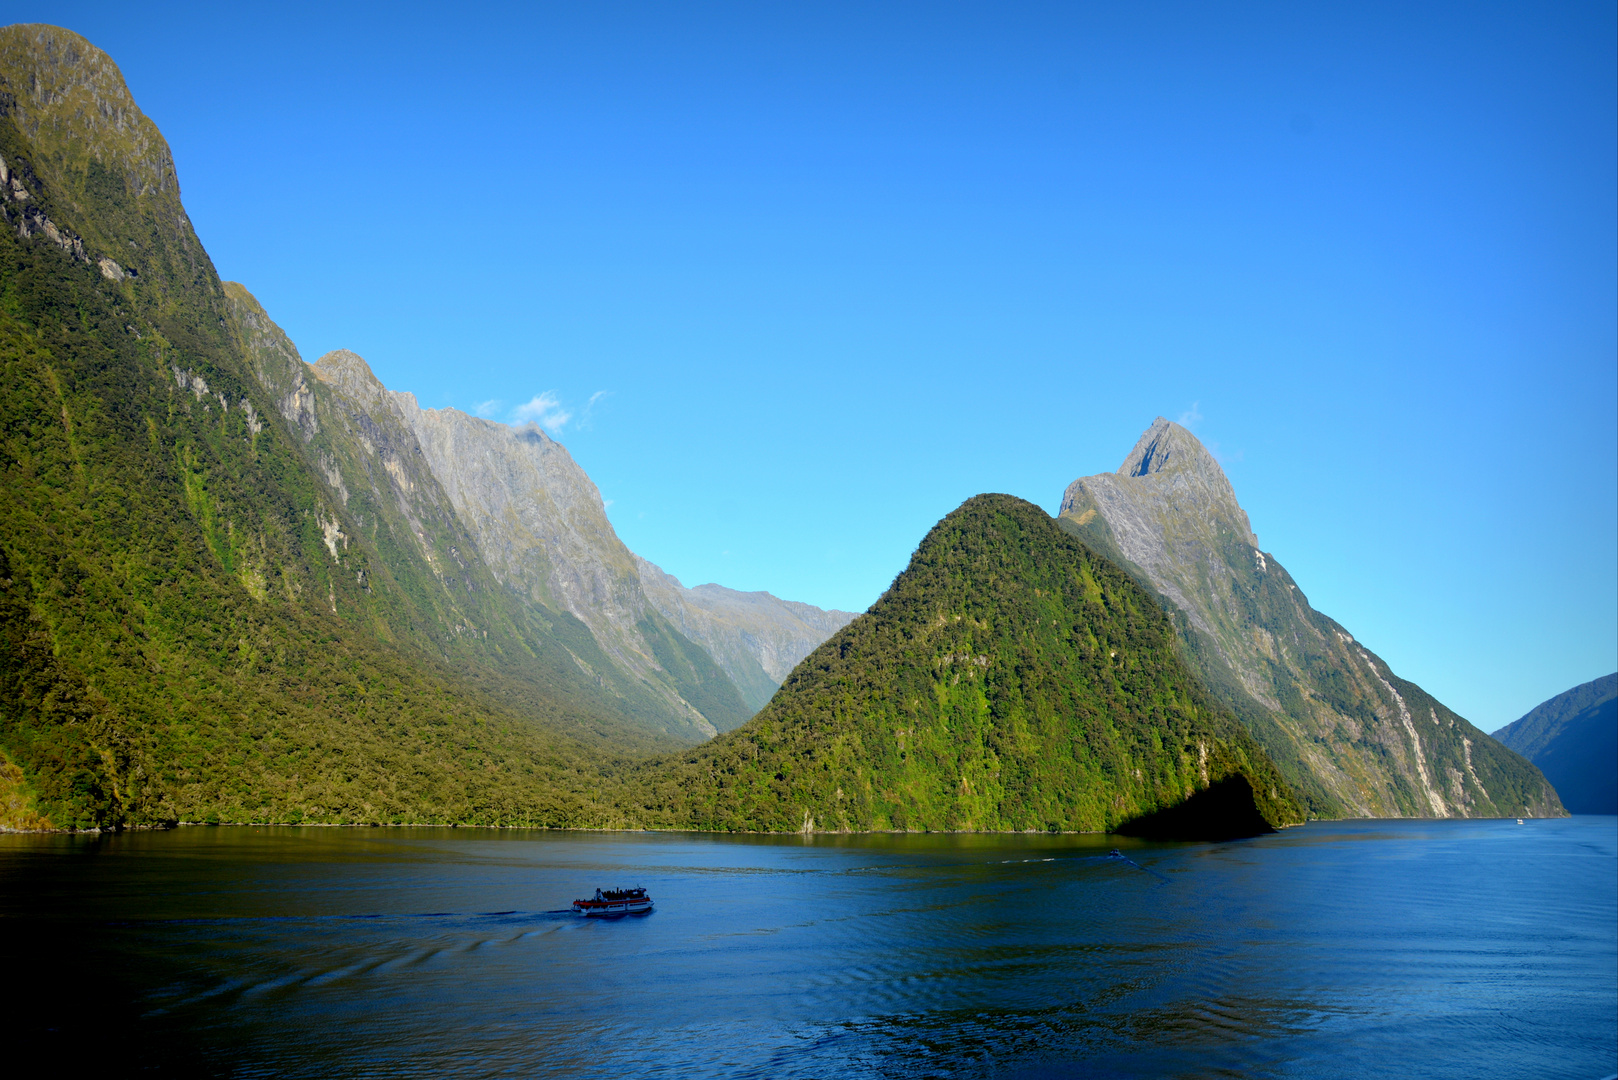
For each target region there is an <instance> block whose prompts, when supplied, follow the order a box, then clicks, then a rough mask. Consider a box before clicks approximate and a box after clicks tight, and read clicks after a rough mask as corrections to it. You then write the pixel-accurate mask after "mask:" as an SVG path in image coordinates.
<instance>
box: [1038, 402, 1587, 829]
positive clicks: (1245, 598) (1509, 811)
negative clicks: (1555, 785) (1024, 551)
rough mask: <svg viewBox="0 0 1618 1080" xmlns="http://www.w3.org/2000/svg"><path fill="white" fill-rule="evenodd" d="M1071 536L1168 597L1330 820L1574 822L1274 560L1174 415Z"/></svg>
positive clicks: (1206, 665)
mask: <svg viewBox="0 0 1618 1080" xmlns="http://www.w3.org/2000/svg"><path fill="white" fill-rule="evenodd" d="M1061 520H1062V523H1063V525H1064V527H1065V528H1067V529H1068V530H1069V531H1071V532H1072V533H1073V534H1074V535H1076V536H1079V537H1081V538H1082V539H1083V540H1084V541H1085V543H1087V544H1089V545H1090V546H1092V547H1093V548H1095V549H1096V550H1098V551H1101V552H1104V553H1106V554H1107V555H1108V556H1109V557H1111V558H1112V559H1113V560H1114V561H1116V562H1118V563H1119V564H1120V565H1122V566H1124V567H1125V568H1127V569H1128V570H1129V571H1130V572H1131V573H1132V574H1134V575H1135V577H1136V578H1137V580H1139V581H1140V582H1141V583H1142V584H1143V585H1145V586H1146V587H1148V588H1150V589H1152V590H1153V591H1155V592H1156V593H1157V594H1158V596H1159V597H1160V598H1161V599H1162V600H1163V602H1164V604H1165V606H1166V607H1167V608H1168V610H1169V611H1170V613H1171V615H1172V616H1173V618H1174V621H1175V626H1176V629H1177V631H1178V633H1179V636H1180V639H1181V642H1182V645H1183V649H1182V651H1183V654H1184V656H1185V658H1186V660H1187V662H1188V663H1190V664H1191V666H1192V667H1193V668H1194V669H1195V670H1196V671H1197V672H1198V674H1199V675H1201V677H1202V678H1203V680H1204V681H1205V682H1206V683H1207V684H1208V686H1209V688H1210V689H1211V690H1212V691H1213V693H1214V694H1215V695H1216V696H1217V697H1218V698H1219V699H1220V700H1221V701H1222V702H1223V703H1224V704H1225V705H1227V706H1228V707H1229V708H1231V709H1232V710H1233V711H1234V712H1235V713H1236V714H1237V716H1239V717H1240V718H1241V719H1242V721H1243V722H1244V723H1245V724H1246V725H1247V726H1248V728H1249V730H1251V731H1252V733H1253V735H1254V736H1255V737H1256V738H1257V739H1258V740H1259V742H1260V743H1261V744H1263V746H1264V748H1265V749H1266V750H1267V751H1268V752H1269V753H1270V755H1271V756H1272V757H1273V758H1274V759H1275V761H1276V763H1277V765H1278V766H1279V767H1280V768H1281V770H1282V772H1283V774H1284V775H1285V776H1286V777H1287V779H1288V780H1290V781H1291V782H1292V783H1293V784H1294V786H1296V788H1297V789H1298V791H1299V793H1300V794H1301V795H1302V797H1303V798H1304V799H1305V800H1306V802H1307V803H1308V805H1309V808H1310V812H1311V813H1312V814H1316V815H1319V816H1323V817H1336V816H1369V817H1452V816H1453V817H1492V816H1496V817H1497V816H1508V817H1517V816H1522V815H1529V814H1533V815H1555V814H1561V813H1562V812H1563V810H1562V807H1561V804H1560V803H1559V802H1558V801H1557V797H1556V793H1555V792H1554V791H1553V790H1552V789H1551V787H1550V785H1548V784H1547V783H1546V782H1545V778H1544V777H1543V776H1542V775H1540V773H1539V770H1537V769H1536V768H1534V767H1533V766H1532V765H1531V764H1529V763H1528V762H1527V761H1525V760H1524V759H1523V758H1522V757H1520V756H1519V755H1517V754H1515V753H1513V752H1511V751H1510V750H1507V749H1505V748H1504V747H1502V746H1500V745H1499V744H1498V743H1497V742H1495V741H1494V740H1493V739H1490V738H1489V737H1488V736H1487V735H1485V734H1484V733H1483V732H1481V731H1479V730H1478V729H1477V728H1475V727H1473V726H1472V725H1471V724H1469V723H1467V722H1466V721H1465V720H1464V719H1462V718H1461V717H1459V716H1457V715H1456V714H1455V713H1454V712H1452V711H1451V710H1450V709H1448V708H1446V707H1445V706H1444V705H1443V704H1442V703H1440V702H1439V701H1437V700H1435V699H1434V698H1433V697H1432V696H1431V695H1429V694H1428V693H1426V692H1425V691H1424V690H1422V689H1421V687H1419V686H1417V685H1416V684H1414V683H1411V682H1407V681H1405V680H1404V679H1401V678H1399V677H1398V676H1397V675H1395V674H1393V672H1392V671H1391V670H1390V669H1389V668H1388V665H1387V664H1386V663H1384V662H1383V661H1382V660H1381V659H1380V658H1379V657H1377V656H1376V655H1375V654H1374V653H1372V652H1371V651H1370V650H1369V649H1367V648H1365V646H1364V645H1362V644H1360V643H1359V642H1357V641H1355V640H1354V637H1353V636H1352V635H1351V634H1349V633H1348V631H1346V630H1345V629H1343V627H1341V626H1339V625H1338V624H1337V623H1336V622H1334V621H1332V620H1331V619H1329V618H1327V617H1326V616H1325V615H1322V614H1321V613H1320V612H1318V611H1316V610H1315V609H1314V608H1312V607H1311V606H1310V605H1309V601H1308V599H1307V598H1306V597H1305V596H1304V595H1303V592H1302V591H1301V590H1300V589H1299V588H1298V586H1297V584H1296V583H1295V582H1294V581H1293V580H1292V577H1291V575H1289V574H1288V573H1287V572H1286V570H1285V569H1284V568H1283V567H1282V566H1281V564H1280V563H1279V562H1277V561H1276V559H1275V556H1274V555H1271V554H1269V553H1268V552H1264V551H1261V550H1260V549H1259V546H1258V539H1257V538H1256V537H1255V536H1254V535H1253V532H1252V529H1251V527H1250V526H1249V524H1248V520H1247V514H1246V513H1245V512H1244V511H1243V510H1242V508H1241V506H1240V505H1239V504H1238V503H1237V501H1236V495H1235V492H1234V491H1233V490H1232V488H1231V486H1230V481H1229V480H1228V479H1227V478H1226V476H1225V473H1224V470H1222V469H1221V468H1220V467H1219V464H1218V463H1217V462H1216V461H1214V459H1213V457H1212V456H1211V455H1210V454H1209V453H1208V452H1207V450H1206V449H1205V448H1204V447H1203V446H1202V444H1201V443H1200V442H1198V441H1197V438H1196V437H1195V436H1194V435H1192V434H1191V433H1190V432H1189V431H1187V430H1186V429H1185V428H1183V427H1181V426H1180V425H1178V424H1174V423H1170V422H1169V421H1167V420H1165V419H1163V418H1161V417H1159V418H1158V419H1157V421H1156V422H1155V423H1153V424H1152V426H1151V427H1150V428H1148V429H1147V431H1146V433H1145V434H1143V435H1142V436H1141V438H1140V441H1139V442H1138V443H1137V444H1136V446H1135V448H1134V450H1133V451H1131V452H1130V454H1129V456H1128V457H1127V458H1125V460H1124V463H1123V465H1122V466H1120V467H1119V469H1118V471H1117V472H1116V473H1102V474H1100V475H1097V476H1089V477H1085V478H1082V479H1079V480H1075V481H1074V482H1073V483H1072V484H1071V485H1070V486H1069V487H1068V489H1067V492H1066V494H1065V495H1064V496H1063V499H1062V507H1061Z"/></svg>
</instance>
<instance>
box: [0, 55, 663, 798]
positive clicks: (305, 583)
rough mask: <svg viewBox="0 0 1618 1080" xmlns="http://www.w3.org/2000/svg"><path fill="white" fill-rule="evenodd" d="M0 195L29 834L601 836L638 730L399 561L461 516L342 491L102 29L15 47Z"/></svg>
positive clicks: (0, 423)
mask: <svg viewBox="0 0 1618 1080" xmlns="http://www.w3.org/2000/svg"><path fill="white" fill-rule="evenodd" d="M0 184H3V185H4V189H5V191H6V192H7V196H6V198H5V199H4V200H3V202H0V365H3V367H4V378H3V379H0V472H3V474H4V482H5V490H6V498H5V499H4V500H0V788H3V789H4V790H3V791H0V795H3V799H0V813H4V814H5V815H6V821H5V822H4V823H5V824H12V825H17V824H25V825H26V824H30V823H32V824H41V823H45V824H50V825H54V826H57V827H78V828H88V827H117V826H120V825H128V824H142V823H159V822H163V821H167V820H174V819H182V820H233V821H297V820H321V821H387V820H412V821H486V822H493V821H510V822H527V823H532V824H569V823H590V822H593V821H595V820H596V819H595V818H594V817H592V816H591V815H592V814H593V813H594V812H595V811H594V809H593V807H594V804H593V802H592V801H591V797H590V795H589V792H590V790H591V789H592V788H593V787H594V786H596V785H597V784H598V783H599V776H600V774H601V770H602V769H604V768H608V767H610V765H611V763H612V761H613V760H614V759H615V758H617V757H618V756H619V755H621V754H622V753H623V752H624V749H623V742H622V740H623V739H625V738H626V737H627V733H629V732H631V731H632V730H633V729H634V727H635V717H633V716H631V715H629V712H628V710H626V709H624V708H622V707H621V706H620V705H619V703H617V702H616V701H615V700H614V699H613V698H612V697H611V696H610V695H606V694H602V693H601V692H600V689H599V688H598V687H597V686H596V685H595V683H594V680H591V679H588V678H587V677H586V676H585V674H584V673H583V672H582V671H581V670H580V668H579V666H578V665H577V664H576V663H575V662H574V660H573V659H572V657H571V655H570V654H569V652H568V650H567V649H566V648H565V647H564V646H565V642H562V641H558V640H555V639H554V638H552V639H546V640H541V639H542V638H544V634H543V633H542V632H541V629H540V628H536V627H532V626H529V627H519V626H510V627H507V628H504V629H503V628H502V625H501V623H500V620H499V619H497V618H493V617H492V614H494V613H491V612H489V611H487V610H485V609H484V608H482V607H480V606H479V601H478V598H477V597H471V598H470V599H469V598H468V596H469V593H468V590H469V589H472V588H473V587H475V588H476V589H477V590H482V591H486V588H485V586H484V585H483V584H481V579H479V578H477V577H476V575H473V574H471V573H468V574H466V575H461V574H459V573H450V572H445V573H444V575H443V576H444V578H445V582H440V581H439V580H437V579H436V578H433V577H432V576H431V575H430V574H427V573H426V572H425V571H420V570H419V566H418V564H416V563H412V562H411V561H410V559H408V558H401V557H398V554H397V551H396V550H394V549H395V548H399V549H403V548H408V547H409V546H410V544H417V541H415V540H410V541H408V543H407V542H406V541H405V540H404V539H403V538H401V537H400V536H397V535H393V534H392V533H391V532H390V531H389V529H391V528H392V524H390V525H389V529H382V528H381V526H380V525H379V522H380V521H381V520H382V519H383V518H387V520H388V522H391V523H393V524H397V523H398V522H399V521H404V520H407V519H410V517H411V515H414V520H416V521H419V522H420V523H422V525H423V526H424V534H425V533H431V534H432V536H431V541H430V542H427V541H425V540H424V541H422V542H421V545H418V546H419V547H420V552H419V558H418V563H419V565H420V566H425V565H426V564H427V563H428V562H429V561H430V560H429V559H428V556H429V555H432V556H433V558H438V557H439V555H440V554H447V549H446V548H445V547H444V545H446V544H447V545H449V546H451V547H453V546H455V545H456V544H458V543H459V542H460V541H458V540H457V539H456V537H457V536H458V534H457V533H456V532H455V524H454V522H452V521H450V520H449V519H448V518H447V517H445V515H444V506H445V505H447V503H445V502H444V500H442V499H438V498H437V497H436V496H435V497H433V498H424V499H422V500H418V501H416V502H413V503H411V504H410V506H409V507H407V508H405V509H398V508H397V507H395V508H394V510H393V511H387V507H388V506H389V500H388V499H387V498H382V497H380V496H379V497H376V498H371V494H372V493H371V490H370V488H369V487H368V486H366V487H363V488H362V486H361V484H360V481H359V479H358V477H359V475H360V474H359V473H357V472H355V471H353V468H352V467H350V466H351V465H352V463H348V464H344V462H343V461H339V460H338V457H339V455H337V451H338V450H339V449H341V448H340V447H339V446H338V445H337V444H336V443H332V444H331V445H330V446H329V447H325V449H326V450H328V451H329V453H330V454H331V460H332V467H333V468H334V469H338V468H339V466H341V467H342V468H344V469H348V471H347V473H346V474H342V475H340V476H339V479H340V480H341V484H336V485H334V484H333V483H331V482H330V480H329V478H328V477H327V476H326V475H322V473H321V472H320V471H318V470H317V469H315V468H314V467H312V466H311V465H310V463H309V460H308V459H307V458H306V457H305V454H304V451H305V440H304V435H303V429H302V428H301V427H300V426H299V424H302V423H308V424H310V425H313V424H314V423H317V422H321V423H322V428H323V430H324V429H325V428H326V425H328V424H330V425H333V426H334V429H335V426H340V425H337V424H336V421H335V420H334V419H333V417H335V416H336V415H337V414H336V413H335V412H332V411H330V410H327V411H325V412H322V410H323V409H324V408H325V406H324V405H323V404H322V402H321V392H320V391H319V390H318V389H317V388H316V387H315V386H314V385H312V384H311V383H310V380H308V379H307V377H306V376H305V375H304V373H303V371H302V370H301V369H300V368H298V367H296V366H293V367H290V368H285V369H284V370H282V371H281V372H280V373H279V376H278V377H280V378H281V379H282V380H283V382H282V383H281V384H279V388H278V390H276V391H274V392H272V391H271V390H269V389H266V385H267V384H266V383H265V382H263V381H261V379H260V378H259V376H258V375H257V374H256V373H255V371H254V366H253V365H254V361H253V360H252V359H250V358H249V356H248V351H247V349H246V347H245V345H244V343H243V340H242V337H241V334H240V331H239V326H238V321H237V320H235V319H234V318H233V309H232V303H233V302H232V298H231V296H230V295H229V294H228V293H227V291H226V289H225V288H224V286H223V284H222V283H221V282H220V281H219V278H218V276H217V274H216V273H215V271H214V268H213V265H212V263H211V262H210V261H209V259H208V256H207V253H206V251H204V250H203V248H202V245H201V244H200V243H199V242H198V241H197V238H196V235H195V233H194V232H193V231H192V228H191V225H190V223H189V221H188V219H187V218H186V216H185V212H184V208H183V206H182V205H181V203H180V189H179V184H178V181H177V179H176V177H175V174H174V167H173V161H172V158H171V156H170V154H169V151H168V148H167V145H166V143H165V142H164V141H163V138H162V136H161V134H159V133H158V131H157V129H156V127H155V126H154V125H152V123H151V121H150V120H149V119H147V118H146V117H145V116H143V115H142V114H141V113H140V111H139V110H138V109H137V108H136V107H135V104H134V102H133V101H132V100H131V99H130V97H129V93H128V90H127V88H126V87H125V86H124V84H123V81H122V78H121V76H120V75H119V73H118V70H117V67H116V66H115V65H114V64H113V63H112V61H111V60H109V59H108V58H107V57H106V56H105V55H104V54H102V53H101V52H100V51H99V50H97V49H95V48H94V47H93V46H91V45H90V44H89V43H88V42H86V41H85V40H84V39H83V38H80V37H79V36H78V35H76V34H72V33H70V32H68V31H64V30H60V29H57V28H53V27H46V26H12V27H6V28H4V29H0ZM238 299H239V298H238ZM258 329H259V330H260V331H262V332H263V333H264V334H266V335H268V336H269V337H273V336H274V335H273V332H272V331H271V330H270V328H268V327H267V326H260V327H259V328H258ZM260 359H261V360H262V359H263V358H262V357H261V358H260ZM300 380H302V383H301V384H300ZM270 383H271V384H274V379H273V378H272V379H271V380H270ZM322 385H324V384H322ZM287 411H290V412H292V413H293V414H294V416H295V417H298V418H300V419H299V420H298V423H286V422H283V420H282V416H283V413H284V412H287ZM322 417H324V420H323V421H322ZM355 423H356V424H358V423H359V421H358V420H357V419H356V420H355ZM403 430H404V429H403V428H402V427H400V428H398V429H397V430H396V431H394V432H392V433H390V434H389V435H388V437H389V438H391V437H393V434H397V433H398V432H400V431H403ZM345 460H346V459H345ZM404 475H405V476H406V478H407V479H409V478H410V477H412V476H414V477H416V478H418V479H419V478H420V475H421V474H420V473H419V472H415V473H411V472H409V471H408V470H407V471H406V473H405V474H404ZM344 485H346V488H347V490H348V493H349V497H348V498H346V499H345V497H344V496H343V495H342V494H341V493H340V491H339V490H338V489H339V488H340V487H342V486H344ZM356 491H358V492H360V494H358V495H356V494H355V493H356ZM367 498H370V499H371V501H370V502H367V501H366V500H367ZM356 500H357V501H356ZM350 503H352V505H350ZM384 511H386V512H384ZM389 514H391V515H392V516H391V517H389V516H388V515H389ZM435 515H436V516H435ZM390 545H392V547H390ZM422 545H424V546H422ZM429 549H430V550H429ZM413 567H417V568H416V569H413ZM449 579H454V580H453V581H450V580H449ZM435 590H436V591H435ZM474 628H476V630H477V631H478V632H477V634H476V636H475V641H474V634H473V633H472V630H473V629H474ZM485 629H487V630H488V637H487V638H486V639H485V638H484V637H483V633H482V632H483V630H485ZM524 633H526V634H527V635H528V636H527V637H523V634H524ZM584 636H585V637H588V634H587V633H586V634H585V635H584ZM525 646H530V647H534V651H535V652H537V653H538V654H539V655H538V658H537V660H535V662H534V663H532V664H530V665H529V666H528V668H527V669H526V671H524V672H522V673H517V674H514V673H512V670H511V669H512V666H511V665H507V664H504V663H502V662H500V654H501V653H504V654H506V655H511V654H513V653H514V652H516V651H521V650H523V649H524V648H525ZM538 646H543V647H538ZM674 744H676V745H677V744H678V740H676V741H674ZM668 745H670V742H669V741H658V740H655V739H651V738H649V737H648V738H642V739H641V741H640V742H639V743H638V744H637V743H631V744H630V749H631V750H633V751H634V752H636V753H644V752H646V751H647V750H650V749H655V748H656V747H658V746H668Z"/></svg>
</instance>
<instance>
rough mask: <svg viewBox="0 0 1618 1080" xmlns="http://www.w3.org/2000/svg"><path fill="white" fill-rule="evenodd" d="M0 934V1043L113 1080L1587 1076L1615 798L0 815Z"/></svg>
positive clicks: (1602, 986)
mask: <svg viewBox="0 0 1618 1080" xmlns="http://www.w3.org/2000/svg"><path fill="white" fill-rule="evenodd" d="M1114 845H1117V846H1118V847H1120V848H1122V849H1123V854H1124V855H1126V856H1127V858H1123V859H1120V858H1114V857H1109V855H1108V849H1110V848H1112V847H1113V846H1114ZM614 885H644V886H646V887H647V888H648V889H649V890H650V891H651V893H652V895H653V897H654V898H655V899H656V900H657V910H656V911H655V912H654V913H652V914H651V915H647V916H641V917H629V918H624V919H619V920H612V921H597V920H583V919H579V918H576V917H575V916H573V915H572V914H571V912H569V911H567V910H566V906H567V904H568V903H569V902H570V901H571V900H572V899H573V898H574V897H576V896H584V895H588V894H589V893H590V892H591V891H593V890H594V889H595V888H596V887H597V886H602V887H611V886H614ZM0 959H3V960H4V968H5V971H6V975H5V978H4V984H5V985H6V989H7V995H8V997H9V998H11V999H12V1004H11V1006H10V1008H9V1016H10V1018H11V1019H10V1023H8V1027H9V1028H10V1030H11V1032H12V1035H13V1037H12V1038H11V1039H9V1040H8V1042H10V1044H11V1045H12V1047H13V1048H15V1047H16V1046H17V1045H18V1043H17V1039H18V1037H19V1033H20V1038H21V1039H22V1040H24V1041H27V1042H35V1043H39V1044H44V1045H45V1046H47V1047H52V1048H54V1050H55V1051H56V1052H57V1053H60V1054H62V1055H64V1060H73V1059H78V1060H80V1061H83V1060H84V1059H85V1058H86V1057H87V1056H88V1057H99V1058H100V1059H101V1060H102V1063H103V1064H104V1065H108V1066H111V1067H113V1068H114V1071H115V1072H117V1073H125V1072H131V1071H135V1070H137V1069H139V1070H144V1071H145V1072H146V1073H147V1074H149V1075H159V1076H161V1075H185V1074H225V1075H232V1076H243V1077H250V1076H308V1077H327V1076H443V1075H463V1076H500V1075H511V1076H564V1075H565V1076H576V1075H604V1076H611V1075H619V1076H671V1077H672V1076H679V1077H690V1076H760V1077H772V1078H776V1077H780V1078H785V1077H833V1076H838V1075H862V1074H864V1075H880V1076H895V1077H920V1076H969V1077H975V1076H983V1077H1035V1076H1039V1077H1045V1076H1057V1077H1061V1076H1071V1077H1135V1076H1242V1077H1265V1076H1276V1077H1283V1076H1284V1077H1294V1076H1295V1077H1363V1076H1367V1075H1383V1076H1401V1077H1403V1076H1434V1077H1466V1078H1468V1080H1473V1078H1484V1077H1502V1078H1504V1077H1511V1078H1513V1080H1515V1078H1517V1077H1525V1076H1542V1077H1562V1076H1565V1077H1581V1078H1591V1080H1594V1078H1597V1077H1603V1076H1607V1075H1609V1074H1611V1073H1613V1072H1614V1071H1618V819H1614V818H1610V817H1609V818H1575V819H1572V820H1569V821H1532V822H1529V823H1528V824H1526V825H1522V826H1518V825H1516V824H1515V823H1513V822H1499V821H1487V822H1398V823H1392V822H1371V823H1352V824H1344V823H1333V824H1315V825H1310V826H1306V827H1304V828H1301V829H1293V830H1289V831H1288V832H1286V833H1283V834H1281V835H1278V836H1273V837H1267V838H1262V839H1259V840H1251V841H1244V842H1240V843H1232V844H1204V845H1175V844H1149V843H1143V842H1139V841H1131V840H1125V839H1122V838H1116V837H1099V836H1093V837H1083V836H1081V837H1070V836H1031V837H1024V836H1011V837H1007V836H907V837H888V836H874V837H816V838H813V839H810V840H805V839H801V838H782V837H711V836H693V835H680V834H672V835H671V834H643V833H635V834H589V833H539V832H480V831H472V830H425V829H366V830H353V829H291V828H287V829H270V828H264V829H260V828H214V829H207V828H193V829H182V830H178V831H175V832H170V833H148V834H136V835H125V836H117V837H108V838H105V839H100V840H92V839H76V838H65V837H19V836H10V837H3V838H0Z"/></svg>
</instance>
